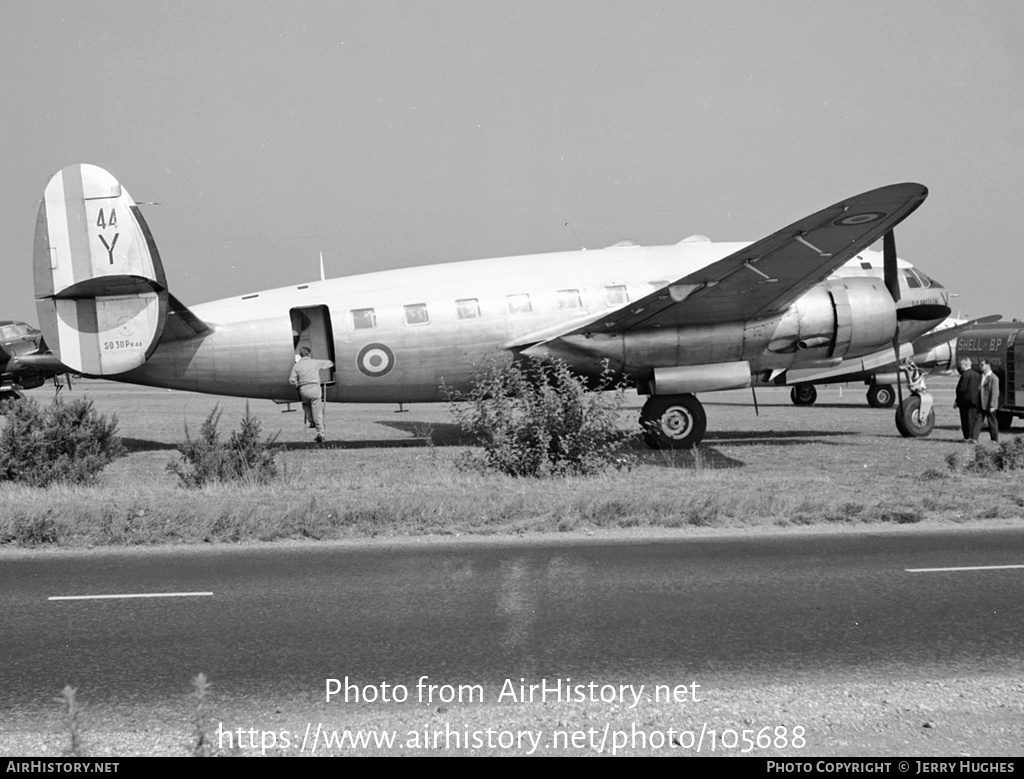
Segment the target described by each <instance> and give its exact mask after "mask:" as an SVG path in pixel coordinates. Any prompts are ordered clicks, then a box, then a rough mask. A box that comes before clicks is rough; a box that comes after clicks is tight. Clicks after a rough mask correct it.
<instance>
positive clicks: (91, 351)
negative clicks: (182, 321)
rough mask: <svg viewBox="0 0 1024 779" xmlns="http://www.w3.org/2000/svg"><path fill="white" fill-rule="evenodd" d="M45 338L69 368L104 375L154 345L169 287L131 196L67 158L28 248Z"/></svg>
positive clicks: (138, 360)
mask: <svg viewBox="0 0 1024 779" xmlns="http://www.w3.org/2000/svg"><path fill="white" fill-rule="evenodd" d="M33 267H34V275H35V296H36V310H37V311H38V314H39V325H40V328H41V329H42V331H43V335H44V338H45V339H46V344H47V345H48V346H49V347H50V349H51V350H52V351H53V353H54V354H55V355H56V356H57V358H58V359H59V360H60V362H61V363H63V364H64V365H66V366H68V367H69V368H70V369H71V370H72V371H74V372H76V373H84V374H89V375H95V376H111V375H117V374H119V373H124V372H125V371H129V370H131V369H133V368H137V367H138V366H140V365H142V364H143V363H144V362H145V361H146V360H147V359H148V358H149V356H150V354H152V353H153V350H154V349H156V346H157V344H158V343H159V342H160V338H161V335H162V334H163V331H164V327H165V324H166V321H167V317H168V308H169V295H168V292H167V281H166V278H165V277H164V269H163V265H162V264H161V262H160V254H159V253H158V252H157V249H156V245H155V243H154V242H153V236H152V235H151V234H150V231H149V227H148V225H147V224H146V220H145V219H144V218H143V217H142V213H141V212H140V211H139V208H138V206H137V205H136V204H135V201H134V200H132V198H131V196H130V195H129V194H128V192H127V191H125V190H124V189H123V188H122V187H121V185H120V184H119V183H118V182H117V180H116V179H115V178H114V177H113V176H111V175H110V174H109V173H107V171H105V170H103V169H102V168H98V167H96V166H95V165H71V166H69V167H66V168H64V169H63V170H61V171H60V172H59V173H57V174H56V175H55V176H54V177H53V178H51V179H50V182H49V183H48V184H47V185H46V191H45V194H44V196H43V201H42V204H41V205H40V206H39V216H38V219H37V220H36V235H35V248H34V252H33Z"/></svg>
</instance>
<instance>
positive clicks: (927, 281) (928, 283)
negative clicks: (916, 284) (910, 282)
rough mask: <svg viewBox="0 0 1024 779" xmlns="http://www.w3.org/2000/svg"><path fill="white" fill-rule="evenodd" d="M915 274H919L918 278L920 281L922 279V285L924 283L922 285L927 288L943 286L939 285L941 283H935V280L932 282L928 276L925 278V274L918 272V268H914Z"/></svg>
mask: <svg viewBox="0 0 1024 779" xmlns="http://www.w3.org/2000/svg"><path fill="white" fill-rule="evenodd" d="M914 273H916V274H917V277H918V278H919V279H921V283H922V284H923V285H924V286H926V287H941V286H942V285H941V284H939V282H937V281H934V280H932V279H930V278H928V277H927V276H925V275H924V274H923V273H921V271H919V270H918V269H917V268H914Z"/></svg>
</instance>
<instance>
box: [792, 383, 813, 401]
mask: <svg viewBox="0 0 1024 779" xmlns="http://www.w3.org/2000/svg"><path fill="white" fill-rule="evenodd" d="M789 399H790V400H792V401H793V405H794V406H811V405H814V401H816V400H817V399H818V390H816V389H815V388H814V385H813V384H797V385H796V386H795V387H793V389H791V390H790V391H789Z"/></svg>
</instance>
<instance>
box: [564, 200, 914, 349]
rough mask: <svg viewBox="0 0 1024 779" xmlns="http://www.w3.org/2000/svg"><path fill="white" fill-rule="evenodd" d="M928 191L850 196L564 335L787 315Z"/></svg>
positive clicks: (911, 207) (907, 213)
mask: <svg viewBox="0 0 1024 779" xmlns="http://www.w3.org/2000/svg"><path fill="white" fill-rule="evenodd" d="M927 196H928V189H927V187H925V186H923V185H922V184H914V183H906V184H892V185H890V186H887V187H881V188H879V189H874V190H871V191H870V192H865V193H863V194H860V195H856V196H855V197H851V198H847V199H846V200H842V201H840V202H838V203H836V204H835V205H832V206H829V207H828V208H825V209H822V210H821V211H818V212H817V213H814V214H811V215H810V216H808V217H805V218H803V219H801V220H799V221H797V222H794V223H793V224H791V225H789V226H788V227H784V228H782V229H781V230H779V231H777V232H775V233H772V234H771V235H769V236H768V237H767V238H762V239H761V240H760V241H757V242H756V243H752V244H750V245H749V246H746V247H744V248H743V249H741V250H740V251H738V252H734V253H733V254H730V255H729V256H728V257H725V258H723V259H721V260H718V261H717V262H713V263H712V264H710V265H708V266H706V267H704V268H701V269H700V270H698V271H695V272H693V273H691V274H689V275H687V276H684V277H683V278H681V279H679V280H678V281H676V282H674V283H672V284H670V285H669V286H668V287H665V288H662V289H659V290H656V291H655V292H652V293H651V294H649V295H647V296H646V297H643V298H641V299H640V300H637V301H633V302H631V303H629V304H627V305H625V306H623V307H622V308H619V309H616V310H615V311H611V312H609V313H608V314H606V315H605V316H603V317H601V318H599V319H596V320H595V321H593V322H588V323H586V324H584V325H582V326H578V327H576V328H574V329H572V330H568V331H566V332H564V333H561V336H567V335H590V334H594V333H613V332H624V331H626V330H632V329H634V328H639V327H645V328H646V327H682V326H686V325H711V324H720V323H722V322H735V321H746V320H750V319H758V318H761V317H767V316H771V315H773V314H777V313H780V312H782V311H784V310H785V309H786V308H787V307H788V306H789V305H790V304H791V303H792V302H793V301H794V300H796V299H797V298H798V297H800V296H801V295H803V294H804V293H805V292H807V290H809V289H810V288H811V287H813V286H814V285H815V284H818V283H819V282H822V281H824V280H825V279H826V278H827V277H828V276H829V274H831V273H832V272H833V271H834V270H836V269H837V268H838V267H839V266H841V265H842V264H843V263H845V262H846V261H848V260H850V259H851V258H853V257H854V256H855V255H856V254H857V253H858V252H860V251H863V250H864V249H866V248H867V247H868V246H870V245H871V244H872V243H874V242H875V241H876V240H878V238H880V237H881V236H882V235H884V234H885V233H886V232H888V231H889V230H892V228H893V227H895V226H896V225H897V224H899V223H900V222H902V221H903V220H904V219H906V218H907V217H908V216H909V215H910V214H911V213H913V211H914V210H915V209H916V208H917V207H918V206H920V205H921V203H923V202H924V199H925V198H926V197H927Z"/></svg>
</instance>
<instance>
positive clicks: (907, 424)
mask: <svg viewBox="0 0 1024 779" xmlns="http://www.w3.org/2000/svg"><path fill="white" fill-rule="evenodd" d="M901 370H903V371H905V372H906V374H907V389H909V390H910V392H911V394H910V395H908V396H907V397H906V398H904V399H903V402H902V403H900V405H899V406H898V407H897V408H896V429H897V430H899V431H900V435H902V436H903V437H904V438H924V437H925V436H926V435H928V434H930V433H931V432H932V428H933V427H935V409H934V408H932V395H931V393H930V392H928V388H927V387H926V386H925V383H924V374H923V373H921V370H920V369H919V368H918V367H917V366H916V365H914V363H913V361H911V360H907V361H906V363H905V364H904V365H903V367H902V368H901Z"/></svg>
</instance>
